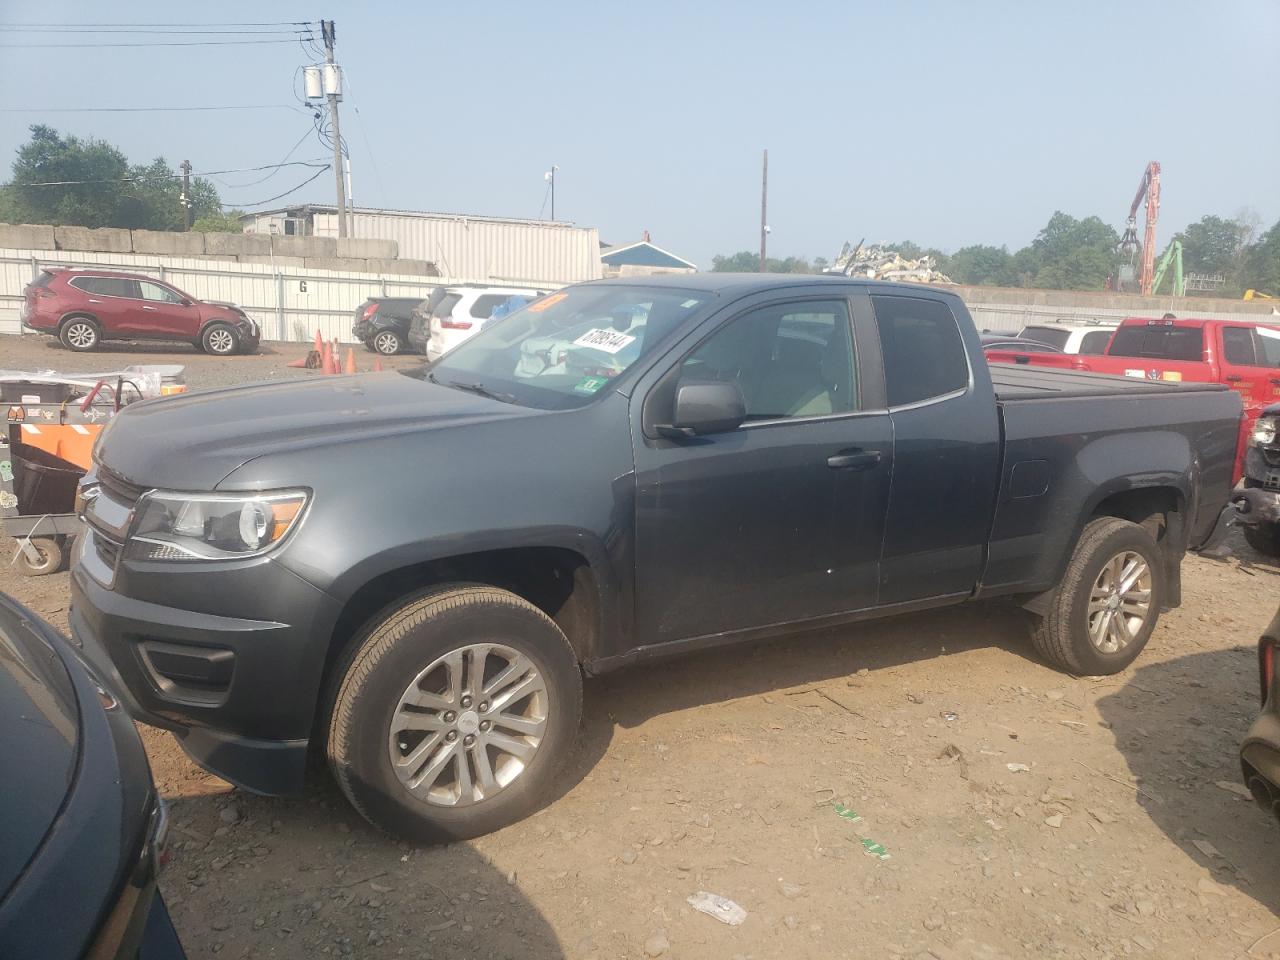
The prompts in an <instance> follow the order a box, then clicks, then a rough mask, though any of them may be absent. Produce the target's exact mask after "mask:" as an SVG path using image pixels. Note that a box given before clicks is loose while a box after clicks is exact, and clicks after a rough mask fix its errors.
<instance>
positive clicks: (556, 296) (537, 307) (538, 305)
mask: <svg viewBox="0 0 1280 960" xmlns="http://www.w3.org/2000/svg"><path fill="white" fill-rule="evenodd" d="M568 296H569V295H568V294H567V293H553V294H551V296H549V297H543V298H542V299H541V300H535V301H533V303H531V304H529V305H528V306H527V307H525V309H526V310H528V311H529V312H530V313H541V312H542V311H543V310H546V309H547V308H548V307H554V306H555V305H556V304H557V303H559V302H560V301H561V300H564V299H565V298H566V297H568Z"/></svg>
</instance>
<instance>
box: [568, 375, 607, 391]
mask: <svg viewBox="0 0 1280 960" xmlns="http://www.w3.org/2000/svg"><path fill="white" fill-rule="evenodd" d="M608 382H609V378H608V377H583V378H582V379H581V380H579V381H578V382H577V383H576V384H574V386H573V392H574V393H587V394H590V393H595V392H596V391H597V390H599V389H600V388H601V387H603V386H604V385H605V384H606V383H608Z"/></svg>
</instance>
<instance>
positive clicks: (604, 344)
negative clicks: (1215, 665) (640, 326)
mask: <svg viewBox="0 0 1280 960" xmlns="http://www.w3.org/2000/svg"><path fill="white" fill-rule="evenodd" d="M635 342H636V338H635V337H632V336H629V335H627V334H625V333H619V332H618V331H617V330H588V331H587V332H586V333H584V334H583V335H582V336H580V337H579V338H578V339H577V340H575V341H573V345H574V346H575V347H591V348H592V349H593V350H603V351H604V352H605V353H617V352H618V351H619V350H621V349H622V348H623V347H625V346H627V345H628V344H631V343H635Z"/></svg>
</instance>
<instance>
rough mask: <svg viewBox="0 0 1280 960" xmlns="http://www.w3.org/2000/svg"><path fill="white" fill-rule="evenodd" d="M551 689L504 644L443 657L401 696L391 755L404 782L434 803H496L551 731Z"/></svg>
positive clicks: (478, 646)
mask: <svg viewBox="0 0 1280 960" xmlns="http://www.w3.org/2000/svg"><path fill="white" fill-rule="evenodd" d="M548 706H549V703H548V694H547V684H546V681H545V680H544V679H543V677H542V674H541V673H540V672H539V670H538V668H537V667H536V666H535V665H534V663H533V661H532V660H530V659H529V658H528V657H526V656H525V655H524V654H522V653H520V652H519V651H517V650H514V649H512V648H511V647H508V646H505V645H503V644H500V643H477V644H471V645H469V646H465V647H460V648H458V649H456V650H451V651H450V652H448V653H446V654H444V655H443V656H441V657H438V658H437V659H436V660H434V661H433V662H432V663H431V664H430V665H429V666H427V668H426V669H425V670H423V671H421V672H420V673H419V674H418V675H417V676H416V677H415V678H414V679H413V682H412V683H410V684H409V686H408V687H407V688H406V689H405V691H404V693H403V694H401V695H400V700H399V702H398V703H397V704H396V708H395V711H394V713H393V714H392V717H391V724H390V728H389V730H388V735H387V749H388V753H389V755H390V759H391V767H392V769H393V770H395V773H396V776H397V778H399V780H400V782H401V783H402V784H403V785H404V787H405V789H407V790H408V791H409V792H410V793H412V794H413V795H414V796H415V797H417V798H419V799H421V800H425V801H426V802H427V803H430V804H434V805H438V806H447V807H460V806H467V805H470V804H473V803H479V802H481V801H483V800H490V799H492V798H493V797H494V796H496V795H497V794H499V793H501V792H502V791H503V790H504V789H506V788H507V787H509V786H510V785H511V784H512V782H514V781H515V780H516V779H517V778H518V777H519V776H520V775H521V774H522V773H524V772H525V770H527V769H528V767H529V764H530V763H531V762H532V761H533V758H534V755H535V754H536V753H537V752H538V748H539V747H540V746H541V744H542V741H543V738H544V737H545V735H546V731H547V715H548Z"/></svg>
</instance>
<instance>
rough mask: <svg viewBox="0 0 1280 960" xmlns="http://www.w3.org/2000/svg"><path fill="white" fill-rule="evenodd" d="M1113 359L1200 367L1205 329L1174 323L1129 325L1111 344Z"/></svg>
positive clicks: (1119, 330) (1156, 321) (1152, 322)
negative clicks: (1137, 358) (1176, 325)
mask: <svg viewBox="0 0 1280 960" xmlns="http://www.w3.org/2000/svg"><path fill="white" fill-rule="evenodd" d="M1111 356H1113V357H1145V358H1148V359H1151V360H1177V361H1182V362H1185V363H1200V362H1202V361H1203V360H1204V328H1203V327H1175V326H1174V325H1173V323H1172V322H1171V321H1158V320H1155V321H1151V322H1150V323H1148V324H1147V325H1145V326H1144V325H1142V324H1136V323H1134V324H1129V325H1128V326H1122V327H1120V328H1119V329H1118V330H1117V331H1116V335H1115V339H1114V340H1112V341H1111Z"/></svg>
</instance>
